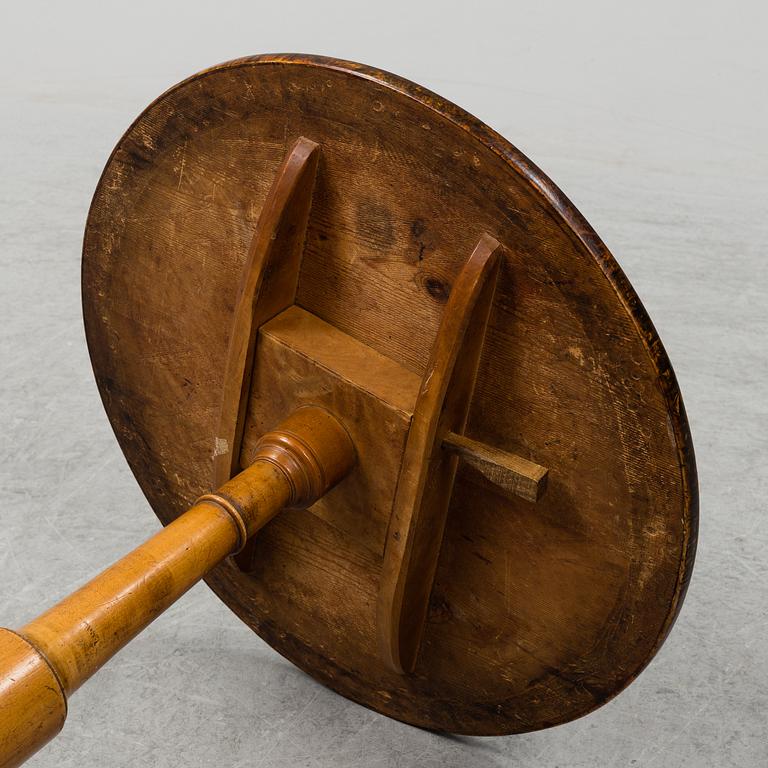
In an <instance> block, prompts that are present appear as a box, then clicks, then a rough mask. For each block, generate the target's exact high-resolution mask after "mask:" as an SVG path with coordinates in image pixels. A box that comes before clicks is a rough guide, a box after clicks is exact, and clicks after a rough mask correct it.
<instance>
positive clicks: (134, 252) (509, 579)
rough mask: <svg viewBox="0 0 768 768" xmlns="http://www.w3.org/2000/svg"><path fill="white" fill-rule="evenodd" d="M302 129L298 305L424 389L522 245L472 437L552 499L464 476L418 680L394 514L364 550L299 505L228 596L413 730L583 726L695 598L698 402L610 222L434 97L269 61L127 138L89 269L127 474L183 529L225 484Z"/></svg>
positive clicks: (500, 312) (227, 589) (93, 343)
mask: <svg viewBox="0 0 768 768" xmlns="http://www.w3.org/2000/svg"><path fill="white" fill-rule="evenodd" d="M300 136H305V137H308V138H310V139H311V140H312V141H314V142H316V143H317V144H319V145H320V147H321V155H320V165H319V169H318V174H317V181H316V186H315V191H314V197H313V202H312V210H311V216H310V221H309V225H308V231H307V235H306V242H305V250H304V256H303V262H302V267H301V273H300V276H299V284H298V293H297V303H298V304H299V305H300V306H301V307H302V308H303V309H305V310H307V311H309V312H311V313H313V314H314V315H316V316H317V317H319V318H321V319H322V320H324V321H325V322H327V323H330V324H331V325H333V326H335V327H336V328H338V329H340V330H341V331H342V332H344V333H345V334H347V335H349V336H351V337H353V338H354V339H357V340H359V341H361V342H364V343H365V344H366V345H367V346H369V347H371V348H372V349H373V350H375V351H376V352H378V353H380V354H381V355H384V356H386V357H388V358H390V359H392V360H393V361H396V362H397V363H398V364H399V365H400V366H402V367H403V368H405V369H408V370H409V371H411V372H413V373H414V374H416V375H421V374H422V373H423V372H424V369H425V367H426V365H427V361H428V357H429V353H430V349H431V347H432V344H433V342H434V339H435V334H436V332H437V328H438V324H439V323H440V320H441V317H442V313H443V309H444V307H445V305H446V301H447V298H448V296H449V295H450V293H451V287H452V283H453V281H454V280H455V278H456V276H457V275H458V274H459V272H460V270H461V268H462V266H463V264H464V263H465V262H466V260H467V257H468V256H469V254H470V253H471V252H472V249H473V247H474V246H475V244H476V243H477V242H478V238H479V237H480V236H481V235H482V234H483V233H489V234H490V235H492V236H493V237H494V238H495V239H496V240H497V241H498V242H500V243H502V244H503V245H504V246H505V248H506V254H505V258H504V262H503V264H502V267H501V271H500V274H499V278H498V280H499V282H498V287H497V293H496V298H495V301H494V307H493V310H492V313H491V317H490V321H489V327H488V332H487V336H486V344H485V350H484V352H483V357H482V360H481V363H480V367H479V372H478V379H477V384H476V386H475V392H474V397H473V400H472V406H471V409H470V413H469V421H468V426H467V434H468V435H470V436H471V437H472V438H475V439H477V440H482V441H484V442H486V443H488V444H492V445H494V446H497V447H499V448H501V449H504V450H507V451H511V452H514V453H516V454H518V455H520V456H523V457H525V458H528V459H530V460H532V461H535V462H537V463H539V464H541V465H543V466H545V467H547V468H548V469H549V485H548V489H547V491H546V493H545V494H544V495H543V496H542V497H541V499H539V501H538V502H537V503H531V502H530V501H526V500H523V499H519V498H514V497H508V496H507V495H504V494H501V493H498V492H497V490H496V489H494V488H493V487H490V486H488V485H487V484H483V483H482V482H479V481H478V479H477V477H476V476H475V474H473V472H472V468H471V467H470V466H467V465H462V466H461V467H460V469H459V472H458V475H457V478H456V483H455V487H454V490H453V496H452V500H451V505H450V509H449V513H448V519H447V523H446V529H445V535H444V539H443V544H442V550H441V552H440V559H439V563H438V569H437V575H436V578H435V582H434V586H433V589H432V594H431V599H430V604H429V615H428V621H427V625H426V630H425V634H424V638H423V642H422V646H421V652H420V655H419V659H418V663H417V665H416V668H415V670H414V672H413V674H410V675H401V674H397V673H395V672H393V671H391V670H390V669H389V668H388V667H387V666H386V665H385V664H383V663H382V661H381V658H380V654H379V653H378V649H377V645H376V631H375V621H376V598H377V591H378V585H379V577H380V572H381V563H382V551H383V541H382V542H381V546H379V543H380V542H379V539H377V538H376V536H375V535H374V534H375V532H376V531H378V530H381V531H386V524H387V514H388V510H380V509H376V510H372V511H371V512H370V515H371V518H370V520H369V521H366V522H367V523H370V525H369V527H368V531H369V533H370V531H373V532H374V534H371V535H367V536H366V537H365V540H362V539H360V538H358V537H356V536H355V535H354V534H353V533H350V531H349V530H341V529H339V528H338V527H334V526H333V525H331V524H329V523H328V522H327V521H326V520H324V519H322V518H321V517H319V516H318V515H316V514H313V513H312V512H311V511H308V510H289V511H286V512H284V513H281V514H280V515H279V516H278V517H276V518H275V519H274V520H273V521H272V522H271V523H269V524H268V526H267V527H266V528H265V529H263V530H262V531H261V532H260V533H259V534H258V536H257V538H256V541H255V560H254V562H255V569H254V570H253V571H252V572H251V573H244V572H242V571H241V570H239V569H238V567H237V566H236V565H235V564H234V563H232V562H229V561H228V562H226V563H225V564H223V565H222V566H220V567H219V568H217V569H216V570H215V571H214V572H213V573H212V574H211V575H210V577H209V578H208V583H209V585H210V586H211V588H212V589H213V590H214V591H215V592H216V594H218V595H219V597H220V598H221V599H222V600H224V602H225V603H227V605H229V606H230V607H231V609H232V610H233V611H234V612H235V613H236V614H237V615H238V616H240V618H242V619H243V621H245V622H246V623H247V624H248V625H249V626H251V627H252V628H253V629H254V631H256V632H257V633H258V634H259V635H260V636H261V637H262V638H263V639H264V640H266V641H267V642H268V643H269V644H270V645H272V646H273V647H274V648H275V649H276V650H277V651H279V652H280V653H281V654H283V655H284V656H285V657H286V658H288V659H290V660H291V661H292V662H294V663H295V664H297V665H298V666H299V667H301V668H302V669H304V670H305V671H306V672H308V673H309V674H310V675H312V676H313V677H315V678H316V679H318V680H320V681H321V682H322V683H324V684H326V685H328V686H330V687H331V688H333V689H334V690H336V691H338V692H339V693H341V694H343V695H344V696H347V697H349V698H351V699H354V700H355V701H357V702H360V703H361V704H364V705H366V706H368V707H372V708H373V709H376V710H378V711H380V712H382V713H384V714H386V715H389V716H391V717H395V718H398V719H400V720H404V721H406V722H409V723H413V724H415V725H418V726H423V727H426V728H433V729H438V730H445V731H452V732H456V733H464V734H503V733H516V732H523V731H529V730H534V729H538V728H544V727H547V726H551V725H555V724H558V723H562V722H565V721H568V720H571V719H573V718H575V717H578V716H580V715H583V714H585V713H587V712H589V711H591V710H593V709H594V708H595V707H597V706H599V705H600V704H602V703H604V702H605V701H607V700H608V699H610V698H611V697H612V696H613V695H615V694H616V693H618V692H619V691H620V690H622V688H624V687H625V686H626V685H627V684H628V683H629V682H631V681H632V680H633V679H634V678H635V677H636V676H637V675H638V673H639V672H640V671H641V670H642V668H643V667H644V666H645V665H646V664H647V663H648V661H649V660H650V659H651V658H652V657H653V655H654V654H655V653H656V651H657V650H658V648H659V646H660V644H661V643H662V642H663V640H664V638H665V637H666V635H667V633H668V632H669V629H670V627H671V625H672V623H673V621H674V619H675V617H676V615H677V613H678V611H679V608H680V605H681V602H682V599H683V596H684V594H685V590H686V586H687V583H688V580H689V577H690V573H691V568H692V564H693V557H694V551H695V543H696V527H697V484H696V470H695V463H694V458H693V449H692V446H691V440H690V434H689V431H688V424H687V421H686V416H685V411H684V408H683V404H682V400H681V398H680V393H679V390H678V387H677V383H676V381H675V377H674V374H673V372H672V369H671V366H670V363H669V360H668V359H667V356H666V353H665V352H664V349H663V347H662V345H661V342H660V341H659V338H658V336H657V334H656V331H655V330H654V328H653V325H652V323H651V321H650V319H649V318H648V316H647V314H646V312H645V310H644V309H643V307H642V305H641V303H640V301H639V299H638V298H637V296H636V295H635V293H634V291H633V289H632V287H631V286H630V284H629V282H628V281H627V279H626V277H625V276H624V274H623V273H622V271H621V269H620V268H619V267H618V265H617V264H616V262H615V261H614V259H613V257H612V256H611V254H610V253H609V252H608V251H607V249H606V248H605V246H604V245H603V244H602V242H601V241H600V239H599V238H598V237H597V235H596V234H595V233H594V232H593V230H592V229H591V228H590V226H589V225H588V224H587V223H586V221H585V220H584V219H583V218H582V216H581V215H580V214H579V213H578V212H577V211H576V209H575V208H574V207H573V205H572V204H571V203H570V202H569V201H568V199H567V198H566V197H565V196H564V195H563V194H562V193H561V192H560V191H559V190H558V189H557V188H556V187H555V186H554V184H552V182H551V181H550V180H549V179H548V178H547V177H546V176H545V175H544V174H543V173H542V172H541V171H540V170H539V169H538V168H536V167H535V166H534V165H533V164H532V163H531V162H530V161H528V160H527V159H526V158H525V157H524V156H523V155H522V154H521V153H520V152H519V151H518V150H516V149H515V148H514V147H513V146H512V145H510V144H509V143H508V142H507V141H506V140H504V139H503V138H502V137H501V136H499V135H498V134H496V133H494V132H493V131H491V130H490V129H489V128H487V127H486V126H485V125H483V124H482V123H480V122H479V121H478V120H476V119H475V118H473V117H471V116H470V115H468V114H466V113H465V112H463V111H462V110H460V109H458V108H457V107H455V106H454V105H452V104H450V103H448V102H446V101H445V100H443V99H441V98H439V97H438V96H436V95H434V94H432V93H430V92H428V91H426V90H424V89H423V88H420V87H418V86H416V85H414V84H412V83H409V82H407V81H405V80H402V79H400V78H398V77H394V76H393V75H390V74H388V73H385V72H381V71H378V70H375V69H371V68H368V67H364V66H360V65H357V64H351V63H349V62H343V61H338V60H333V59H323V58H316V57H306V56H284V55H278V56H260V57H254V58H248V59H242V60H239V61H234V62H230V63H227V64H223V65H221V66H218V67H215V68H213V69H210V70H207V71H205V72H202V73H200V74H198V75H195V76H194V77H192V78H190V79H188V80H186V81H184V82H183V83H181V84H179V85H177V86H175V87H174V88H172V89H170V90H169V91H168V92H166V93H165V94H164V95H163V96H161V97H160V98H159V99H157V101H155V102H154V103H153V104H152V105H151V106H150V107H148V108H147V109H146V110H145V111H144V112H143V113H142V114H141V116H140V117H139V118H138V119H137V120H136V122H134V124H133V125H132V126H131V127H130V128H129V129H128V131H127V133H126V134H125V135H124V136H123V138H122V139H121V140H120V142H119V144H118V145H117V147H116V149H115V151H114V152H113V154H112V156H111V157H110V159H109V162H108V163H107V166H106V168H105V170H104V174H103V176H102V178H101V180H100V182H99V185H98V188H97V190H96V193H95V196H94V200H93V204H92V207H91V211H90V215H89V219H88V224H87V229H86V234H85V244H84V250H83V305H84V315H85V325H86V333H87V338H88V345H89V349H90V354H91V359H92V362H93V368H94V372H95V375H96V380H97V382H98V386H99V390H100V392H101V396H102V399H103V402H104V406H105V408H106V411H107V414H108V416H109V419H110V421H111V423H112V426H113V428H114V430H115V434H116V435H117V438H118V440H119V442H120V445H121V447H122V449H123V451H124V453H125V455H126V457H127V459H128V462H129V464H130V466H131V468H132V470H133V472H134V474H135V475H136V478H137V480H138V482H139V484H140V485H141V487H142V489H143V491H144V493H145V494H146V496H147V498H148V499H149V501H150V503H151V504H152V507H153V508H154V510H155V512H156V513H157V515H158V517H159V518H160V519H161V520H162V521H163V522H164V523H167V522H169V521H170V520H172V519H174V518H175V517H176V516H177V515H179V514H180V513H181V512H182V511H183V510H185V509H186V508H187V507H188V506H189V505H190V504H191V503H192V502H193V501H194V499H195V498H196V497H197V496H199V495H201V494H203V493H206V492H207V491H209V490H210V483H211V476H212V462H213V457H214V453H215V430H216V423H217V418H218V412H219V403H220V398H221V393H222V389H223V377H224V361H225V358H226V351H227V341H228V335H229V333H230V327H231V322H232V313H233V310H234V307H235V302H236V298H237V290H238V284H239V280H240V274H241V271H242V268H243V265H244V263H245V260H246V254H247V249H248V243H249V240H250V238H251V236H252V235H253V231H254V227H255V225H256V221H257V219H258V216H259V213H260V210H261V207H262V203H263V201H264V199H265V197H266V195H267V192H268V190H269V187H270V184H271V183H272V181H273V178H274V176H275V172H276V170H277V168H278V166H279V165H280V163H281V161H282V160H283V158H284V156H285V154H286V152H287V150H288V149H289V147H290V146H291V145H292V143H293V142H294V141H295V140H296V139H297V138H298V137H300ZM254 386H255V385H254ZM296 386H297V387H298V386H300V382H297V383H296ZM257 395H258V393H256V396H257ZM339 416H340V418H342V420H343V418H344V416H345V414H339ZM233 663H234V662H233ZM244 673H246V674H253V675H254V677H255V678H257V676H258V669H253V670H250V669H249V670H244Z"/></svg>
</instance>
